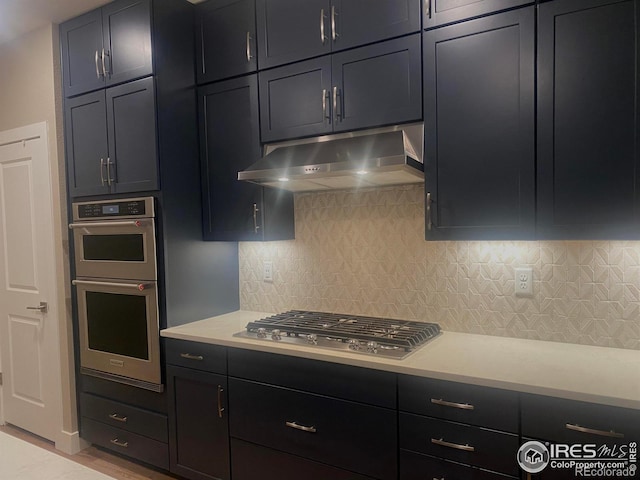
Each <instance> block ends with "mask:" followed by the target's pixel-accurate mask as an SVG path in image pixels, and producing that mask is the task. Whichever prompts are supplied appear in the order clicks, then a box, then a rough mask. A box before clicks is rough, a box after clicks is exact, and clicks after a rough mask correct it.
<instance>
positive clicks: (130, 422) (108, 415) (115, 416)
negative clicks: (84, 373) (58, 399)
mask: <svg viewBox="0 0 640 480" xmlns="http://www.w3.org/2000/svg"><path fill="white" fill-rule="evenodd" d="M80 402H81V403H80V409H81V411H82V416H83V417H88V418H91V419H93V420H96V421H98V422H101V423H106V424H107V425H111V426H113V427H116V428H121V429H122V430H127V431H128V432H133V433H138V434H140V435H143V436H145V437H149V438H152V439H154V440H157V441H159V442H165V443H166V442H167V441H168V429H167V417H166V416H165V415H160V414H158V413H154V412H149V411H148V410H142V409H140V408H136V407H132V406H131V405H127V404H125V403H120V402H115V401H113V400H109V399H106V398H102V397H97V396H95V395H90V394H87V393H83V394H82V395H81V397H80Z"/></svg>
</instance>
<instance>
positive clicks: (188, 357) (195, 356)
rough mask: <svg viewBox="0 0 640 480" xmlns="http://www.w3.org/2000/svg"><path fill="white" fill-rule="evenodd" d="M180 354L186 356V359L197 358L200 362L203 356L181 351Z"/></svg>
mask: <svg viewBox="0 0 640 480" xmlns="http://www.w3.org/2000/svg"><path fill="white" fill-rule="evenodd" d="M180 356H181V357H182V358H186V359H187V360H198V361H200V362H201V361H202V360H204V357H203V356H202V355H192V354H190V353H181V354H180Z"/></svg>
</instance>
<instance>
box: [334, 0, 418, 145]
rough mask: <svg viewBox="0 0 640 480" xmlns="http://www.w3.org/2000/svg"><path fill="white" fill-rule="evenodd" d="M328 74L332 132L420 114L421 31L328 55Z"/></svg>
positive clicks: (385, 123)
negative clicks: (331, 99)
mask: <svg viewBox="0 0 640 480" xmlns="http://www.w3.org/2000/svg"><path fill="white" fill-rule="evenodd" d="M345 3H348V2H345ZM331 76H332V84H333V88H335V91H334V90H332V92H331V93H332V95H334V96H335V106H336V107H335V110H334V111H333V119H334V127H333V130H334V131H335V132H340V131H346V130H356V129H359V128H366V127H376V126H380V125H389V124H393V123H402V122H408V121H412V120H420V119H421V118H422V73H421V69H420V35H417V34H416V35H411V36H409V37H403V38H398V39H394V40H389V41H387V42H382V43H377V44H375V45H370V46H367V47H362V48H358V49H355V50H349V51H346V52H341V53H337V54H335V55H332V69H331ZM333 105H334V104H333V103H332V107H333Z"/></svg>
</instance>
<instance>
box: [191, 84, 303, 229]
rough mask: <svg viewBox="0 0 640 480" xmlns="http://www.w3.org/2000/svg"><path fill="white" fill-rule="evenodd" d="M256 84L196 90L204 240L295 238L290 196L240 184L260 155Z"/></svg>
mask: <svg viewBox="0 0 640 480" xmlns="http://www.w3.org/2000/svg"><path fill="white" fill-rule="evenodd" d="M257 83H258V82H257V79H256V76H255V75H250V76H246V77H241V78H238V79H233V80H227V81H224V82H218V83H213V84H210V85H207V86H205V87H201V88H200V89H199V90H198V98H199V108H200V158H201V166H202V189H203V191H202V198H203V207H204V208H203V224H204V237H205V239H207V240H220V241H246V240H284V239H292V238H294V227H293V195H292V193H291V192H286V191H281V190H275V189H269V188H266V187H261V186H259V185H254V184H252V183H247V182H240V181H238V171H240V170H244V169H245V168H247V167H248V166H249V165H251V164H252V163H254V162H255V161H256V160H258V159H259V158H260V156H261V153H262V149H261V146H260V130H259V127H258V84H257Z"/></svg>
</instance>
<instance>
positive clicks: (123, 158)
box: [106, 77, 158, 193]
mask: <svg viewBox="0 0 640 480" xmlns="http://www.w3.org/2000/svg"><path fill="white" fill-rule="evenodd" d="M106 96H107V119H108V121H107V129H108V134H109V162H108V168H107V170H108V180H109V183H110V184H111V185H112V190H113V192H114V193H126V192H141V191H147V190H157V189H158V160H157V153H156V152H157V147H156V112H155V89H154V86H153V78H152V77H148V78H144V79H142V80H136V81H135V82H130V83H126V84H124V85H119V86H117V87H113V88H109V89H107V91H106Z"/></svg>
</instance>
